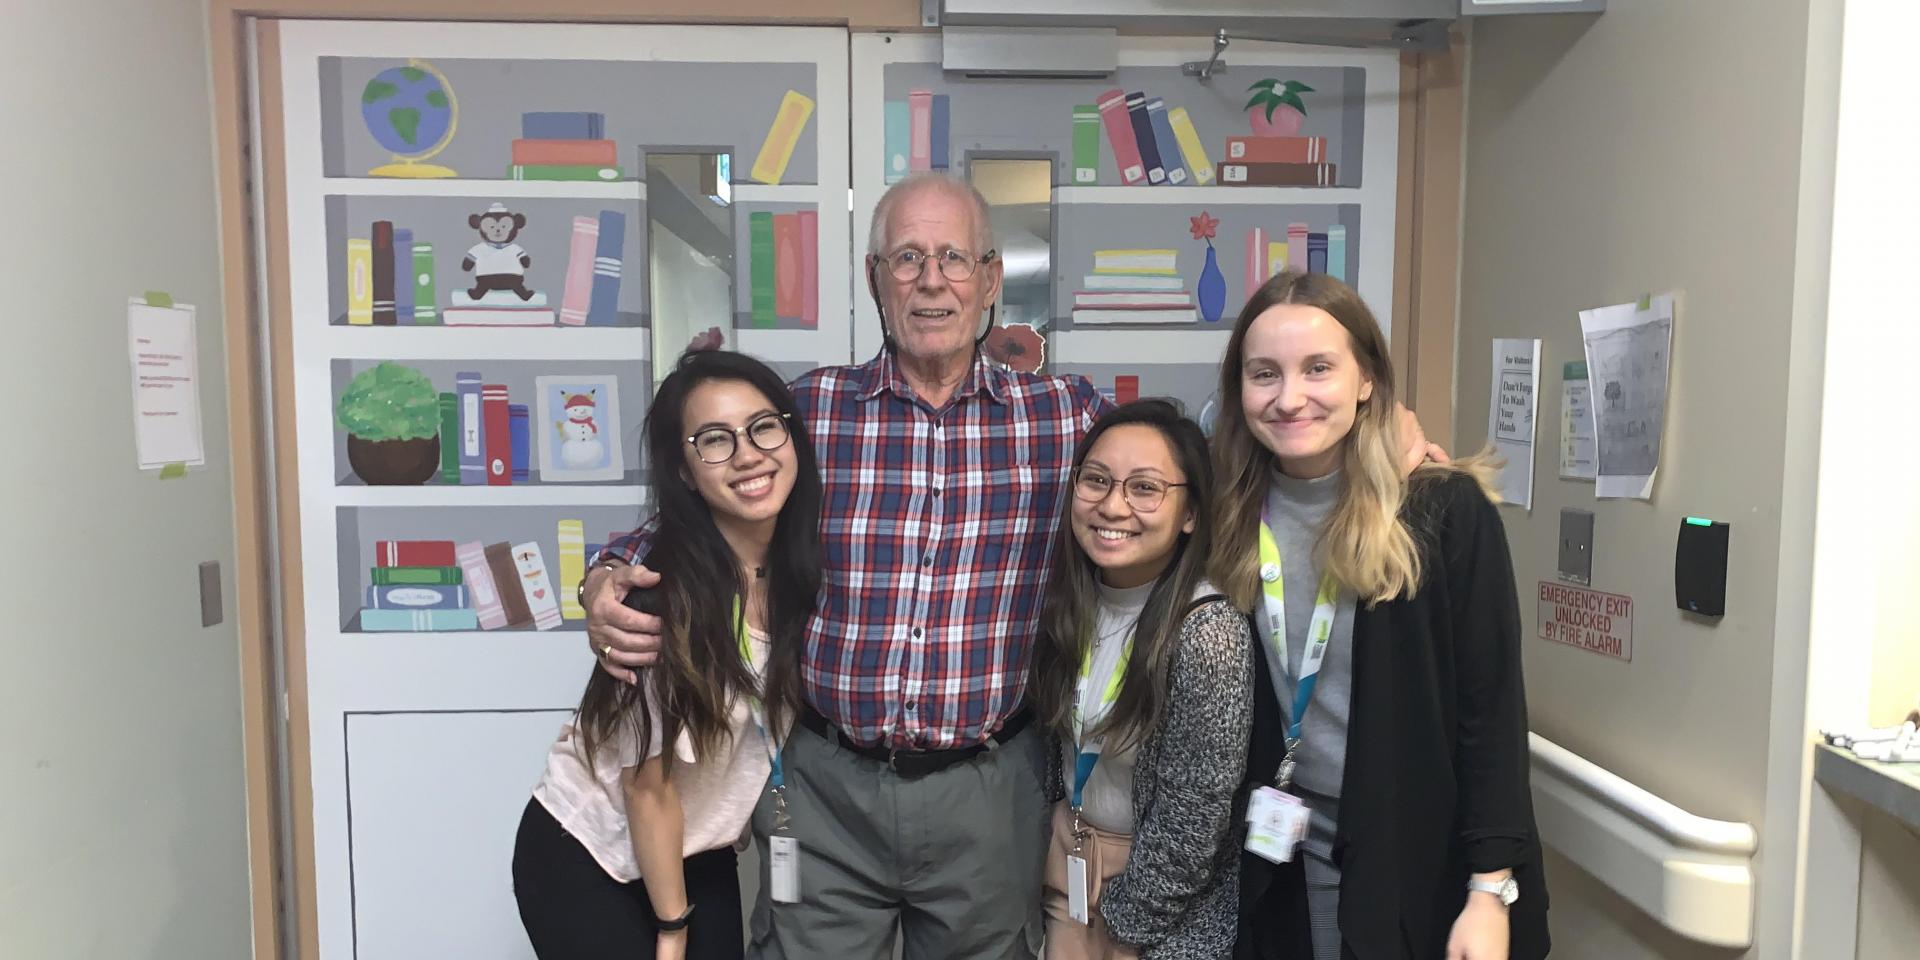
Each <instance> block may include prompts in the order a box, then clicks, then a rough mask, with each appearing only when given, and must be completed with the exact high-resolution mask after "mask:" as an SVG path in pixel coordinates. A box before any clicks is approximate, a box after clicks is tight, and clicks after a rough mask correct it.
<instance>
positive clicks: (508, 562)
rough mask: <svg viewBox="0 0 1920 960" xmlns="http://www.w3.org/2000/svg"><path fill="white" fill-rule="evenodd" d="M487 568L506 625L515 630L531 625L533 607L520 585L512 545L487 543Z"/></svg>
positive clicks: (518, 571)
mask: <svg viewBox="0 0 1920 960" xmlns="http://www.w3.org/2000/svg"><path fill="white" fill-rule="evenodd" d="M487 570H488V571H489V572H491V573H492V574H493V589H494V591H495V592H497V593H498V594H499V595H500V611H501V613H502V614H503V615H505V617H506V619H507V624H506V625H507V626H508V627H509V628H511V629H515V630H519V629H524V628H526V627H530V626H533V609H532V608H531V607H529V606H527V591H526V589H525V588H524V587H522V586H521V585H520V570H519V567H518V566H516V565H515V564H514V561H513V546H512V545H511V544H506V543H489V544H487Z"/></svg>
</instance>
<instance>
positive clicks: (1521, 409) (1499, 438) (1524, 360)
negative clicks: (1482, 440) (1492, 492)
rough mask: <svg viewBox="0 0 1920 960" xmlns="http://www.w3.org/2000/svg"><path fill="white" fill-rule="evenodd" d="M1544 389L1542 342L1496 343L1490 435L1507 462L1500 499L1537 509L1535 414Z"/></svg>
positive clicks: (1502, 474)
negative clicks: (1535, 397) (1541, 391)
mask: <svg viewBox="0 0 1920 960" xmlns="http://www.w3.org/2000/svg"><path fill="white" fill-rule="evenodd" d="M1539 386H1540V341H1538V340H1495V341H1493V392H1492V393H1491V394H1490V396H1492V398H1493V402H1492V403H1491V404H1489V405H1488V410H1487V436H1488V437H1489V438H1491V439H1492V440H1493V445H1494V448H1495V449H1496V450H1497V451H1498V452H1499V454H1500V456H1501V458H1502V459H1504V460H1505V461H1506V463H1505V464H1504V465H1503V466H1501V468H1500V500H1501V502H1503V503H1508V504H1512V505H1513V506H1516V507H1525V508H1527V509H1529V510H1531V509H1532V508H1533V434H1534V430H1533V411H1534V406H1535V404H1534V395H1535V394H1536V393H1537V392H1538V388H1539Z"/></svg>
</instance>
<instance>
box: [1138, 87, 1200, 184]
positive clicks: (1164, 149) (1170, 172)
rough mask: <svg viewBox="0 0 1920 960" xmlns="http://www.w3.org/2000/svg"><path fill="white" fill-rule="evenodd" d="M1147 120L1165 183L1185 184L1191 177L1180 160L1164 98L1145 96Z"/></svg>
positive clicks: (1177, 143) (1178, 148) (1178, 147)
mask: <svg viewBox="0 0 1920 960" xmlns="http://www.w3.org/2000/svg"><path fill="white" fill-rule="evenodd" d="M1147 122H1148V124H1149V125H1151V126H1152V127H1153V144H1154V148H1155V149H1157V150H1158V151H1159V152H1160V166H1162V167H1164V168H1166V171H1167V185H1168V186H1172V187H1184V186H1186V185H1187V181H1189V180H1191V179H1193V178H1192V177H1191V176H1188V174H1187V165H1186V164H1185V163H1182V162H1181V160H1180V144H1179V142H1178V141H1176V140H1175V139H1174V136H1173V122H1172V121H1170V120H1168V119H1167V102H1166V101H1165V100H1162V99H1160V98H1159V97H1148V98H1147Z"/></svg>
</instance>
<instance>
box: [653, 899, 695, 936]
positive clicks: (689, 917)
mask: <svg viewBox="0 0 1920 960" xmlns="http://www.w3.org/2000/svg"><path fill="white" fill-rule="evenodd" d="M692 921H693V904H691V903H689V904H687V912H685V913H683V914H681V915H679V916H677V917H674V918H673V919H672V920H657V921H655V922H654V924H653V928H654V929H655V930H659V931H660V932H662V933H672V932H673V931H675V930H685V929H686V928H687V924H688V923H690V922H692Z"/></svg>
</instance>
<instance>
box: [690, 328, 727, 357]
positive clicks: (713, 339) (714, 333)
mask: <svg viewBox="0 0 1920 960" xmlns="http://www.w3.org/2000/svg"><path fill="white" fill-rule="evenodd" d="M726 342H727V340H726V337H724V336H722V335H721V333H720V328H719V327H708V328H707V330H706V332H705V333H696V334H694V335H693V339H692V340H689V341H687V352H688V353H699V352H700V351H702V350H718V349H720V347H721V346H722V345H723V344H725V343H726Z"/></svg>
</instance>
